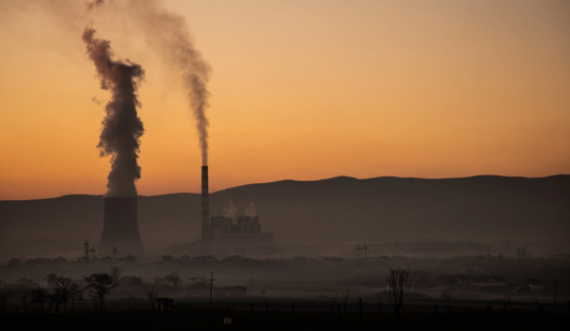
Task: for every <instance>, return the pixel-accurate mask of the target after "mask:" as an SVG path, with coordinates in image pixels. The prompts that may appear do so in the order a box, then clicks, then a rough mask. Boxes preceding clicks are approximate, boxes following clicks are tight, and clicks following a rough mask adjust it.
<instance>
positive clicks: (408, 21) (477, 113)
mask: <svg viewBox="0 0 570 331" xmlns="http://www.w3.org/2000/svg"><path fill="white" fill-rule="evenodd" d="M56 2H64V1H63V0H61V1H60V0H58V1H56ZM115 2H117V3H121V2H122V1H121V0H115ZM13 3H15V2H14V1H10V0H0V41H1V45H2V46H1V48H0V200H1V199H31V198H45V197H54V196H59V195H60V194H61V192H63V194H83V193H85V194H103V193H104V192H105V190H106V188H105V185H106V181H107V174H108V172H109V169H110V164H109V158H108V157H99V151H98V150H97V148H96V145H97V143H98V141H99V133H100V130H101V120H102V119H103V116H104V105H105V103H106V102H107V101H108V100H109V92H108V91H103V90H101V89H100V84H99V81H98V79H97V77H96V72H95V68H94V66H93V63H92V62H91V61H89V59H88V58H87V55H86V54H85V46H84V45H83V43H82V41H81V34H82V31H83V27H84V26H85V25H86V24H87V21H86V20H85V19H82V18H78V17H79V16H81V13H82V12H81V10H83V9H84V8H83V5H82V3H83V1H75V2H74V3H75V4H79V5H81V6H79V7H77V8H76V7H73V8H64V9H62V10H61V12H60V11H56V10H54V9H53V8H51V9H49V10H48V9H46V8H45V7H36V6H28V7H27V6H20V7H18V8H14V5H13ZM165 7H166V8H167V9H169V10H170V11H172V12H176V13H178V14H180V15H181V16H183V17H185V18H186V21H187V23H188V25H189V28H190V30H191V32H192V35H193V36H194V40H195V43H196V46H197V47H198V49H199V50H200V51H201V52H202V54H203V56H204V58H205V59H206V60H207V61H208V62H209V63H210V65H211V66H212V68H213V74H212V78H211V81H210V84H209V88H210V92H211V94H212V96H211V99H210V104H211V107H210V108H209V110H208V116H209V119H210V124H211V126H210V156H209V166H210V189H211V190H212V191H217V190H221V189H224V188H228V187H232V186H237V185H243V184H249V183H259V182H268V181H277V180H283V179H296V180H316V179H323V178H329V177H335V176H340V175H345V176H352V177H357V178H370V177H378V176H399V177H423V178H446V177H463V176H474V175H481V174H496V175H505V176H526V177H542V176H549V175H554V174H562V173H564V174H568V173H570V1H566V0H559V1H549V0H540V1H535V0H501V1H497V0H478V1H457V0H430V1H424V0H415V1H412V0H406V1H379V0H375V1H334V0H322V1H317V0H307V1H291V0H283V1H267V0H256V1H253V0H248V1H245V0H242V1H231V0H226V1H217V0H201V1H194V0H192V1H190V0H189V1H182V0H179V1H175V0H170V1H165ZM74 11H78V12H77V13H79V14H77V13H74ZM70 13H72V15H71V16H66V15H70ZM73 15H75V16H73ZM78 15H79V16H78ZM70 17H71V18H70ZM93 27H94V28H95V29H97V30H98V36H99V37H100V38H104V39H108V40H110V41H111V46H112V48H113V50H114V52H115V56H116V58H121V59H130V60H131V61H133V62H135V63H138V64H140V65H141V66H142V67H143V68H144V69H145V71H146V79H145V81H144V82H143V83H142V85H141V87H140V89H139V100H140V102H141V104H142V108H140V111H139V116H140V117H141V119H142V121H143V123H144V126H145V130H146V131H145V134H144V136H143V137H142V139H141V152H140V159H139V160H140V165H141V167H142V178H141V179H140V180H139V181H138V182H137V187H138V191H139V194H141V195H156V194H165V193H174V192H198V191H199V185H200V183H199V181H200V166H201V160H200V151H199V148H198V139H197V134H196V130H195V126H194V125H195V121H194V119H193V117H192V115H191V113H190V110H189V108H188V103H187V101H186V99H185V95H184V92H183V91H182V89H181V84H180V83H179V81H177V79H176V78H175V77H176V75H175V73H173V72H172V71H171V70H169V69H168V68H167V66H165V65H164V63H162V62H161V61H160V60H159V58H158V57H157V56H156V52H154V51H153V50H152V49H149V47H148V45H146V44H145V43H144V42H142V39H141V38H140V35H138V34H137V29H136V27H133V26H132V25H131V24H130V23H129V22H128V20H123V19H121V16H120V13H109V12H102V13H100V15H99V16H97V17H96V18H95V19H94V23H93ZM94 98H95V100H96V101H97V102H98V103H99V104H98V103H97V102H95V101H93V99H94Z"/></svg>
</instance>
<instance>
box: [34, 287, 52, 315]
mask: <svg viewBox="0 0 570 331" xmlns="http://www.w3.org/2000/svg"><path fill="white" fill-rule="evenodd" d="M48 300H49V292H48V290H46V289H45V288H42V287H39V288H37V289H34V290H32V301H31V303H32V304H33V305H34V307H35V309H36V312H37V313H39V314H41V313H43V312H44V308H45V304H46V303H47V302H48Z"/></svg>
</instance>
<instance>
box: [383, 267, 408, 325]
mask: <svg viewBox="0 0 570 331" xmlns="http://www.w3.org/2000/svg"><path fill="white" fill-rule="evenodd" d="M409 275H410V269H397V270H393V269H390V276H388V297H389V298H390V303H391V304H392V305H393V306H394V311H395V312H396V323H400V311H401V310H402V309H403V307H404V286H405V285H406V282H407V280H408V276H409Z"/></svg>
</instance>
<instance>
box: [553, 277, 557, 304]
mask: <svg viewBox="0 0 570 331" xmlns="http://www.w3.org/2000/svg"><path fill="white" fill-rule="evenodd" d="M553 287H554V304H555V305H556V289H557V286H556V281H554V285H553Z"/></svg>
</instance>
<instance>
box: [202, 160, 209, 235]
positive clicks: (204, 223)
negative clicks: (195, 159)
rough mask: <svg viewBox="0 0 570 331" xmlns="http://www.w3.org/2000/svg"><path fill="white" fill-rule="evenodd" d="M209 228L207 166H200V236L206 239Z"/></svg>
mask: <svg viewBox="0 0 570 331" xmlns="http://www.w3.org/2000/svg"><path fill="white" fill-rule="evenodd" d="M209 230H210V192H209V190H208V166H202V238H203V239H206V237H208V235H209V232H210V231H209Z"/></svg>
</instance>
